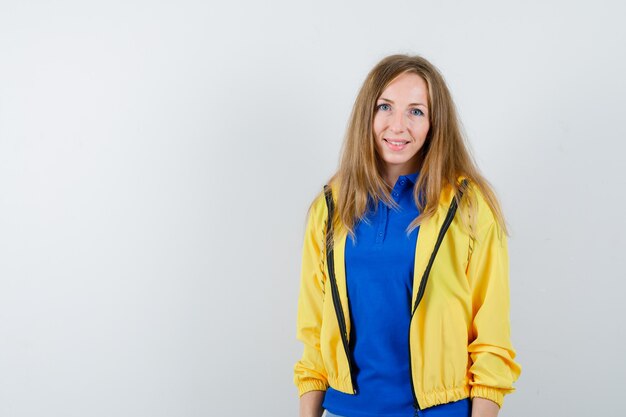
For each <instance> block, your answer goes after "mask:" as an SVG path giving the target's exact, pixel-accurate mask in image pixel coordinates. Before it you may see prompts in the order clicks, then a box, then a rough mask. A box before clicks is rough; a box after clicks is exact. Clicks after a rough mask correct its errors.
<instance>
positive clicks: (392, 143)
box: [383, 139, 409, 151]
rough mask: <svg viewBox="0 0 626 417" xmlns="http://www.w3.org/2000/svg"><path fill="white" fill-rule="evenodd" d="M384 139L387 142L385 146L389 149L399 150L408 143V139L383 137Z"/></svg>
mask: <svg viewBox="0 0 626 417" xmlns="http://www.w3.org/2000/svg"><path fill="white" fill-rule="evenodd" d="M383 140H384V141H385V143H386V144H387V147H388V148H389V149H391V150H392V151H401V150H403V149H404V148H406V145H408V143H409V142H408V141H406V140H402V139H399V140H396V139H383Z"/></svg>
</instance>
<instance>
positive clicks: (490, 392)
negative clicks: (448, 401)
mask: <svg viewBox="0 0 626 417" xmlns="http://www.w3.org/2000/svg"><path fill="white" fill-rule="evenodd" d="M470 397H472V398H474V397H480V398H486V399H488V400H491V401H493V402H494V403H496V404H498V407H502V403H503V402H504V394H503V393H502V391H500V390H499V389H497V388H491V387H486V386H484V385H473V386H472V389H471V391H470Z"/></svg>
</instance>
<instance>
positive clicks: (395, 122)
mask: <svg viewBox="0 0 626 417" xmlns="http://www.w3.org/2000/svg"><path fill="white" fill-rule="evenodd" d="M389 128H390V129H391V131H392V132H394V133H401V132H404V129H405V128H406V126H405V120H404V115H403V114H402V112H395V113H394V114H393V115H392V116H391V120H390V124H389Z"/></svg>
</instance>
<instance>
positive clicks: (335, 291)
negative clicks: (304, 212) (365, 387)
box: [324, 186, 357, 394]
mask: <svg viewBox="0 0 626 417" xmlns="http://www.w3.org/2000/svg"><path fill="white" fill-rule="evenodd" d="M324 191H325V196H326V206H327V208H328V221H327V222H326V235H327V236H332V233H333V224H332V219H333V211H334V203H333V197H332V192H331V189H330V187H329V186H325V187H324ZM326 265H327V268H328V275H329V278H330V288H331V294H332V297H333V305H334V307H335V315H336V316H337V322H338V324H339V331H340V332H341V342H342V344H343V350H344V351H345V353H346V358H347V359H348V370H349V372H350V382H351V384H352V390H353V392H354V394H356V393H357V390H356V384H355V383H354V379H353V378H354V372H353V369H354V368H353V365H352V357H351V355H350V349H349V348H348V331H347V327H346V320H345V316H344V314H343V307H342V306H341V299H340V298H339V288H338V287H337V279H336V277H335V259H334V250H333V249H332V248H330V247H329V245H328V241H327V242H326Z"/></svg>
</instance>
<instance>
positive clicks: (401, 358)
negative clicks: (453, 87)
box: [294, 55, 521, 417]
mask: <svg viewBox="0 0 626 417" xmlns="http://www.w3.org/2000/svg"><path fill="white" fill-rule="evenodd" d="M329 217H330V218H331V221H329V220H328V219H329ZM508 280H509V271H508V252H507V243H506V228H505V223H504V218H503V216H502V213H501V210H500V206H499V204H498V202H497V200H496V197H495V195H494V192H493V191H492V189H491V187H490V186H489V184H488V183H487V181H486V180H485V179H484V178H483V177H482V176H481V175H480V173H479V172H478V170H477V168H476V166H475V164H474V162H473V161H472V159H471V157H470V155H469V153H468V151H467V149H466V146H465V144H464V140H463V137H462V135H461V131H460V128H459V121H458V119H457V115H456V111H455V108H454V103H453V101H452V98H451V96H450V93H449V91H448V88H447V87H446V84H445V82H444V80H443V77H442V76H441V74H440V73H439V72H438V71H437V69H436V68H435V67H434V66H433V65H432V64H430V63H429V62H428V61H427V60H425V59H424V58H422V57H419V56H406V55H393V56H389V57H387V58H385V59H383V60H382V61H381V62H379V63H378V64H377V65H376V66H375V67H374V68H373V69H372V71H371V72H370V73H369V75H368V76H367V78H366V80H365V82H364V83H363V86H362V87H361V90H360V92H359V95H358V97H357V99H356V102H355V104H354V108H353V111H352V115H351V119H350V123H349V126H348V130H347V134H346V138H345V143H344V147H343V154H342V157H341V162H340V166H339V170H338V171H337V173H336V174H335V175H334V176H333V177H332V178H331V179H330V180H329V183H328V184H327V186H326V187H325V189H324V191H322V192H320V194H319V195H318V196H317V198H316V199H315V200H314V201H313V203H312V204H311V207H310V209H309V214H308V222H307V227H306V231H305V237H304V245H303V252H302V273H301V285H300V295H299V300H298V319H297V336H298V339H300V340H301V341H302V342H303V343H304V353H303V355H302V358H301V360H300V361H298V362H297V364H296V366H295V376H294V382H295V384H296V386H297V387H298V391H299V394H300V416H301V417H310V416H315V417H319V416H321V415H322V413H323V410H324V409H326V410H327V411H326V414H327V415H328V416H342V417H373V416H390V417H404V416H406V417H409V416H427V417H429V416H433V417H434V416H449V417H461V416H463V417H468V416H470V415H471V416H472V417H493V416H496V415H497V413H498V410H499V407H500V406H501V405H502V401H503V397H504V395H505V394H508V393H510V392H512V391H513V390H514V388H513V386H512V384H513V382H514V381H515V380H516V379H517V378H518V376H519V374H520V370H521V369H520V367H519V365H518V364H517V363H516V362H515V361H514V358H515V351H514V349H513V347H512V346H511V342H510V332H509V284H508Z"/></svg>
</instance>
